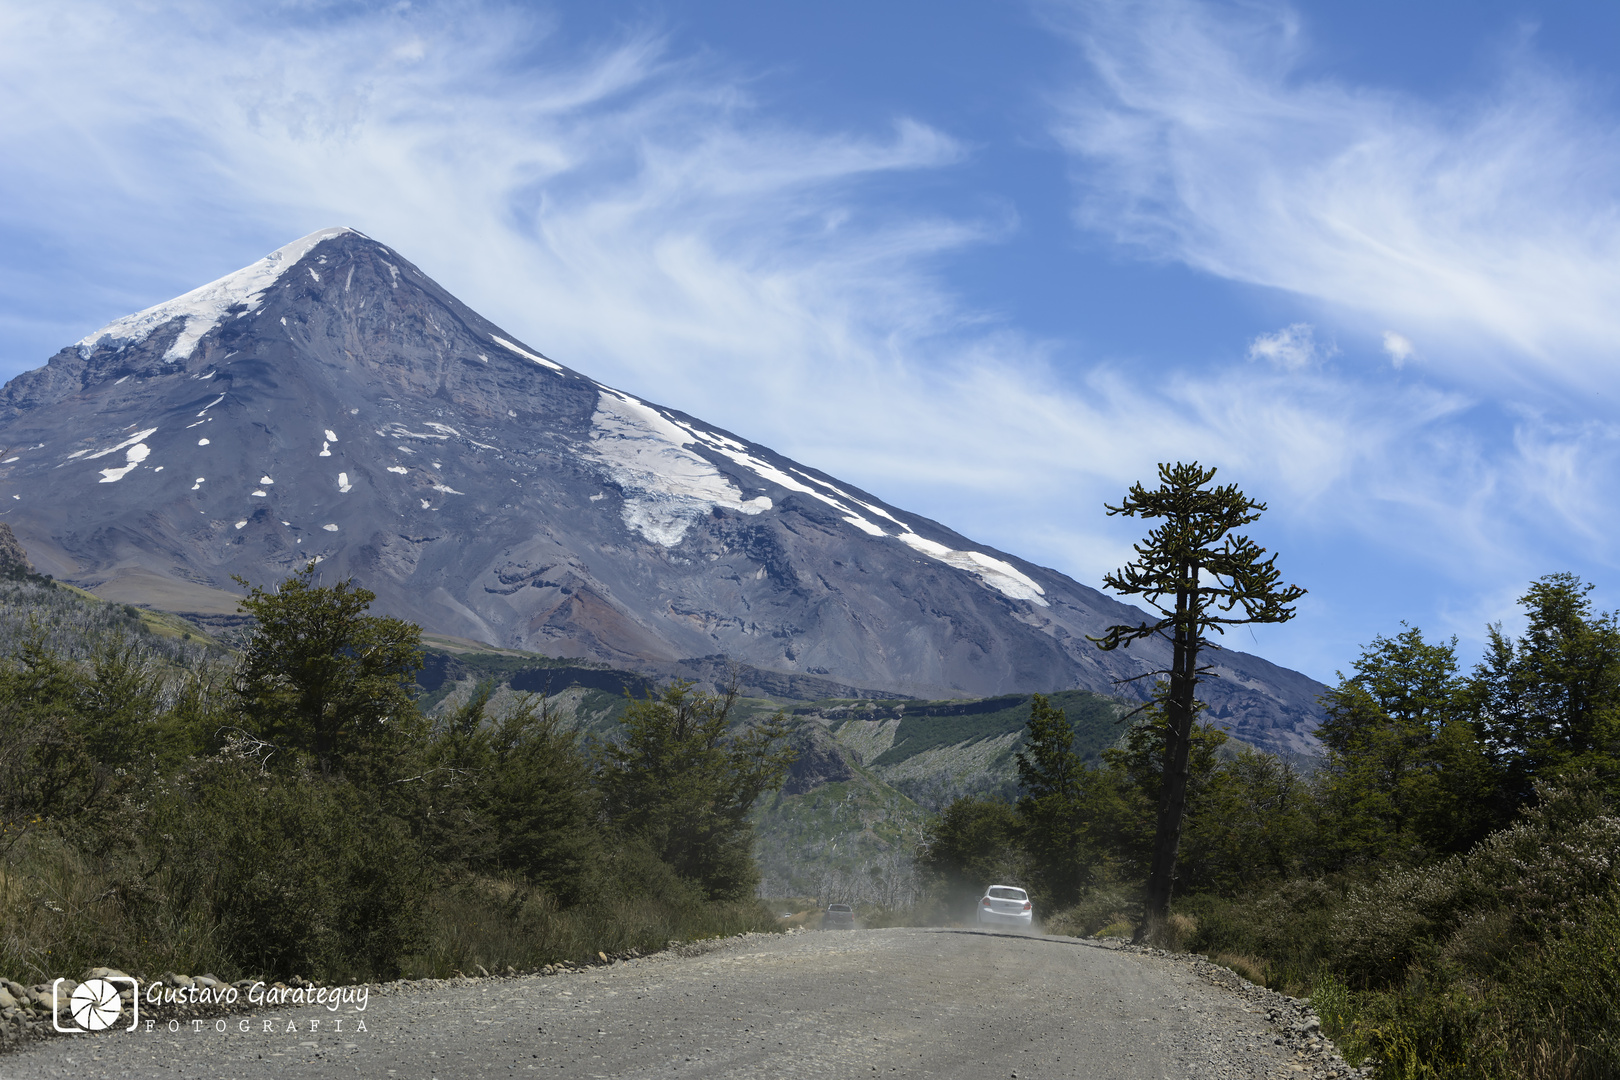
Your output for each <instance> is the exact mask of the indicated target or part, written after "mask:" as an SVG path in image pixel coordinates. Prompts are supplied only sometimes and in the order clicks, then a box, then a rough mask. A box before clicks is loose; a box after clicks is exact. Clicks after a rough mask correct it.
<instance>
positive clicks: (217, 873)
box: [0, 564, 790, 982]
mask: <svg viewBox="0 0 1620 1080" xmlns="http://www.w3.org/2000/svg"><path fill="white" fill-rule="evenodd" d="M13 577H14V578H16V575H13ZM23 577H24V579H23V580H12V581H11V582H9V583H7V584H6V588H7V589H9V590H10V591H11V592H13V593H16V594H17V595H15V596H11V597H9V600H10V601H12V602H17V603H23V604H28V603H35V604H37V605H38V606H39V608H40V610H42V611H43V610H46V609H47V608H48V607H49V606H51V605H53V604H61V603H65V602H66V600H64V599H62V596H63V594H64V593H65V590H62V589H61V588H60V587H57V586H54V585H53V584H52V583H50V582H48V581H45V580H43V579H38V578H28V577H27V575H24V576H23ZM372 599H373V596H372V594H371V593H369V592H367V591H366V590H364V589H361V588H358V587H356V586H355V585H354V584H353V583H351V582H347V581H344V582H338V583H337V584H335V585H330V586H322V585H321V584H320V583H319V582H318V580H317V578H316V576H315V569H314V565H313V564H311V565H310V566H307V567H305V568H304V569H303V570H302V571H300V572H298V573H297V574H295V575H293V576H292V577H291V578H289V579H288V580H287V581H284V582H282V583H281V584H280V585H279V586H278V587H276V588H275V589H273V590H263V589H258V588H255V589H253V590H252V591H251V593H250V595H249V596H248V597H247V599H246V600H245V601H244V602H243V607H244V609H245V610H246V611H247V612H248V613H249V614H251V615H252V616H253V617H254V628H253V631H252V633H251V636H250V637H249V638H248V639H247V641H246V642H245V646H244V647H243V648H242V649H241V651H240V654H239V655H230V654H227V653H224V652H223V651H216V652H215V654H214V655H213V656H212V658H209V657H207V656H203V655H201V654H192V655H191V656H189V657H188V659H189V660H190V661H191V662H188V663H185V664H175V663H173V662H172V657H171V656H169V654H168V653H165V652H164V650H162V649H153V648H151V647H150V646H149V644H148V643H147V642H145V641H143V640H142V637H141V635H140V634H139V633H128V634H126V633H123V632H122V631H119V632H115V633H111V634H108V635H103V636H102V637H100V638H99V639H98V641H97V642H96V643H95V645H94V647H93V648H91V649H88V650H87V651H85V655H83V656H82V657H81V658H78V659H74V658H72V657H68V656H64V655H62V654H61V653H60V651H58V650H55V649H53V648H51V647H50V646H49V644H48V643H47V638H46V635H45V634H44V632H43V630H42V631H41V632H39V633H36V634H33V635H26V634H25V635H24V636H23V639H22V641H21V643H20V644H19V645H18V646H17V648H16V649H15V651H14V653H13V655H11V656H10V657H8V658H7V659H6V661H5V662H4V663H0V860H3V866H0V870H3V874H0V916H3V919H4V931H5V932H4V938H3V941H0V973H3V974H5V975H7V976H8V977H11V978H15V979H18V980H19V981H23V982H37V981H41V980H43V979H45V978H47V977H49V976H52V975H57V974H63V973H68V974H73V975H77V974H78V972H79V971H81V970H83V969H85V968H88V967H93V966H100V965H112V966H117V967H121V968H123V969H124V970H127V971H131V972H137V973H139V972H147V973H150V974H157V973H160V972H162V971H165V970H178V971H196V972H202V971H209V972H212V973H215V974H217V975H219V976H222V977H224V978H227V979H231V978H237V977H241V976H247V975H252V976H272V977H283V978H284V977H287V976H290V975H294V974H296V975H300V976H302V977H304V978H311V979H316V980H321V981H340V980H364V979H372V978H379V977H392V976H397V975H399V974H402V973H411V974H415V975H429V974H437V975H446V974H449V973H451V972H452V971H454V970H464V971H472V970H473V969H474V968H475V966H477V965H482V966H484V967H486V968H488V969H490V970H502V969H507V968H513V969H518V970H528V969H532V968H534V967H537V966H539V965H541V964H544V963H549V962H555V961H559V960H570V961H578V960H581V959H584V958H587V957H593V956H595V955H596V954H597V952H598V951H604V950H605V951H613V952H622V951H627V950H629V949H631V948H661V947H663V946H664V945H665V944H666V943H667V942H668V941H669V940H671V939H677V938H691V937H697V936H707V935H712V934H716V933H725V932H731V931H736V930H741V929H756V928H764V927H768V926H770V925H772V920H771V919H770V918H769V915H768V913H767V912H766V911H765V910H764V909H763V908H762V907H761V905H760V904H759V903H758V902H757V901H755V900H754V899H753V889H754V884H755V880H756V876H757V874H756V871H755V869H754V863H753V858H752V844H753V833H752V828H751V826H750V824H749V820H748V813H749V811H750V809H751V808H752V806H753V804H754V802H755V801H756V799H757V798H758V797H759V795H760V794H761V793H762V792H764V791H767V790H770V789H773V788H774V787H776V786H777V785H779V784H780V783H781V780H782V778H783V776H784V775H785V770H786V767H787V764H788V763H789V759H790V754H789V752H788V751H787V750H786V749H784V745H785V744H784V740H783V739H782V735H783V724H784V721H782V720H781V718H777V719H775V720H772V721H769V722H766V723H763V724H758V725H753V726H742V727H739V726H737V725H734V724H733V723H732V717H731V708H732V705H733V703H734V701H735V697H734V695H733V696H725V695H720V696H716V695H714V694H708V693H704V692H700V691H698V690H696V689H694V688H693V687H692V686H690V685H686V684H675V685H673V686H671V687H668V688H666V689H665V690H664V691H663V692H661V693H660V694H657V695H654V696H650V697H648V698H646V699H644V700H640V701H634V702H631V703H630V705H629V707H628V709H627V711H626V713H625V715H624V718H623V721H622V724H621V729H620V731H619V732H618V733H617V734H616V735H615V736H614V737H613V738H610V739H607V740H601V741H594V740H583V739H582V738H581V737H580V736H579V735H577V734H576V733H575V732H573V731H571V730H568V729H567V728H566V727H565V726H563V725H561V724H560V723H559V722H558V720H557V718H556V717H555V716H554V715H552V714H551V713H550V712H549V711H548V709H547V707H546V703H545V700H544V699H543V698H538V697H529V696H524V695H518V696H516V697H515V698H513V699H510V700H509V702H508V703H507V704H506V705H505V706H504V707H501V708H495V707H494V706H493V705H492V695H491V689H492V688H491V687H489V686H485V687H482V688H481V689H480V690H479V692H478V693H476V694H474V695H473V696H472V698H471V700H469V701H466V702H465V703H463V704H462V705H461V706H460V707H459V708H457V709H454V710H451V711H450V712H448V713H447V714H443V715H440V716H439V717H438V718H436V719H431V720H430V719H429V718H428V717H425V716H424V715H422V713H421V712H420V711H419V710H418V709H417V707H416V704H415V700H414V694H413V691H414V681H415V675H416V672H417V670H418V669H419V668H420V666H421V649H420V630H419V629H418V628H417V627H415V626H413V625H411V624H408V623H404V622H401V621H399V620H397V619H389V618H379V617H376V616H371V615H368V614H366V611H367V608H368V606H369V604H370V603H371V601H372ZM171 652H172V650H171ZM672 823H674V825H675V826H676V827H672Z"/></svg>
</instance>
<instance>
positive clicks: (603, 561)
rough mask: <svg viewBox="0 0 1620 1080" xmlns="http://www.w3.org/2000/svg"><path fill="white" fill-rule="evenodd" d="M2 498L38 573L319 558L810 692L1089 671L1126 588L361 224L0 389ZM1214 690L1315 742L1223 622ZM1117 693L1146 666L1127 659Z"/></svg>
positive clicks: (1287, 686)
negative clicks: (857, 483)
mask: <svg viewBox="0 0 1620 1080" xmlns="http://www.w3.org/2000/svg"><path fill="white" fill-rule="evenodd" d="M0 447H4V448H5V449H4V450H3V452H0V504H3V509H0V520H3V521H5V522H6V523H8V524H10V525H11V527H12V528H13V529H14V530H15V532H16V534H17V537H18V538H19V539H20V540H21V542H22V543H23V545H24V546H25V547H26V548H27V551H28V553H29V556H30V558H31V559H32V560H33V562H34V564H35V565H36V566H37V567H39V568H40V570H41V571H42V572H45V573H51V574H54V575H56V576H57V577H59V578H65V579H67V580H70V581H72V582H75V583H77V584H81V585H83V586H84V587H86V588H90V589H92V590H94V591H95V592H97V593H98V594H99V595H102V596H104V597H107V598H109V599H114V600H118V601H121V602H129V603H137V604H148V605H151V606H153V607H157V608H162V609H165V610H170V611H177V612H183V613H188V614H190V615H192V616H194V617H195V618H196V619H197V620H199V621H201V622H206V621H207V619H208V618H209V617H210V616H211V615H212V616H220V615H226V614H229V613H231V612H233V611H234V610H235V602H234V596H235V595H236V594H237V593H238V592H239V591H240V590H239V588H238V587H237V586H236V585H235V584H234V583H233V581H232V577H233V575H241V576H242V577H244V578H247V579H248V580H250V581H253V582H255V583H263V584H268V583H271V582H274V581H275V580H277V579H278V578H280V577H282V576H284V575H285V574H286V573H287V572H288V571H290V570H291V569H292V568H293V567H294V566H296V565H298V564H300V563H301V562H303V561H305V560H308V559H316V560H319V561H320V562H322V564H323V566H324V567H325V568H327V569H328V570H329V572H330V576H331V577H334V578H335V577H339V576H344V575H352V576H353V577H355V578H356V579H357V580H358V581H360V582H361V583H362V584H364V585H365V586H366V587H367V588H370V589H372V590H374V591H375V592H376V593H377V594H378V597H379V602H378V605H377V609H378V610H380V611H382V612H385V613H388V614H394V615H399V616H402V617H405V618H409V619H412V620H414V621H416V622H418V623H420V624H421V625H422V626H424V627H425V628H427V629H429V630H432V631H436V632H439V633H444V634H450V635H457V636H460V637H463V638H468V639H473V640H476V641H481V642H487V643H490V644H492V645H495V646H499V647H504V648H516V649H524V650H532V651H536V652H542V653H545V654H548V655H551V656H559V657H568V658H578V659H586V660H596V661H606V662H610V663H613V664H615V665H619V666H623V667H630V668H634V669H636V670H639V671H646V672H649V673H651V674H665V675H667V674H690V673H698V674H706V675H708V676H712V675H717V674H719V675H723V673H724V671H725V668H726V664H727V663H728V662H736V663H740V664H743V665H747V670H748V671H750V672H754V673H756V674H757V677H759V678H775V679H778V680H786V681H787V682H788V683H790V684H791V683H792V681H793V680H799V682H798V683H797V684H796V685H797V687H798V689H797V690H796V691H795V693H796V694H797V695H798V696H800V697H805V698H808V697H821V696H833V695H836V696H859V695H862V694H866V695H870V694H872V693H875V692H884V693H886V694H888V695H890V696H893V695H897V694H898V695H911V696H916V697H926V698H948V697H964V696H985V695H992V694H998V693H1006V692H1013V691H1018V692H1025V691H1031V690H1063V689H1072V688H1077V687H1078V688H1085V689H1091V690H1097V691H1104V692H1111V691H1114V690H1116V684H1115V680H1116V679H1119V678H1121V677H1125V676H1131V675H1136V674H1138V673H1140V672H1141V671H1143V670H1146V669H1148V668H1150V667H1160V666H1163V665H1164V663H1165V656H1164V655H1163V653H1164V649H1163V647H1162V646H1155V645H1149V646H1147V647H1144V648H1140V649H1132V650H1130V651H1128V652H1127V651H1122V652H1117V653H1100V652H1098V651H1097V650H1096V649H1095V648H1094V647H1093V646H1092V645H1091V644H1090V643H1089V642H1088V641H1087V640H1086V635H1087V634H1096V633H1098V632H1100V631H1101V630H1102V629H1103V628H1104V627H1105V626H1107V625H1109V624H1110V623H1114V622H1124V621H1136V620H1138V619H1140V618H1141V613H1140V612H1139V611H1137V610H1136V609H1134V608H1130V607H1127V606H1125V605H1123V604H1120V603H1118V602H1117V601H1115V600H1112V599H1110V598H1109V597H1107V596H1104V595H1103V594H1101V593H1099V592H1097V591H1095V590H1093V589H1090V588H1087V587H1085V586H1083V585H1080V584H1078V583H1077V582H1074V581H1072V580H1070V579H1069V578H1067V577H1065V576H1064V575H1062V574H1059V573H1057V572H1055V571H1053V570H1049V569H1046V568H1044V567H1040V566H1035V565H1033V564H1031V563H1028V562H1025V561H1023V560H1021V559H1019V558H1017V557H1016V556H1014V555H1010V554H1007V553H1004V552H1000V551H995V550H993V549H990V548H987V547H985V546H984V545H981V544H976V543H974V542H973V541H971V540H969V539H967V538H966V537H963V536H960V535H958V534H956V533H954V532H952V531H951V530H950V529H948V528H946V527H944V526H942V525H940V524H938V523H937V522H933V521H930V520H928V519H926V518H922V517H919V516H917V515H915V514H910V513H907V512H906V511H904V510H902V509H900V508H898V507H894V506H891V505H889V504H887V503H885V502H883V501H882V500H881V499H879V498H877V497H876V496H874V495H871V494H869V493H867V492H864V491H861V490H859V489H857V488H855V487H853V486H851V485H849V484H846V483H843V482H841V481H839V480H837V479H836V478H834V477H831V476H828V475H826V474H824V473H821V472H819V471H817V470H815V469H813V468H810V467H808V466H805V465H801V464H799V463H798V462H795V461H792V460H789V459H787V458H784V457H782V456H781V455H779V454H776V453H774V452H773V451H771V450H770V449H769V448H767V447H765V446H763V445H760V444H759V443H755V442H751V441H749V440H748V439H746V438H745V437H743V436H741V435H738V434H734V433H731V432H727V431H722V430H719V429H716V428H714V427H712V426H711V425H708V424H705V423H703V422H702V421H700V420H698V419H696V418H695V417H691V416H688V415H686V414H684V413H681V412H678V411H675V410H672V409H668V408H664V407H661V406H658V405H655V404H652V403H649V402H646V401H643V400H641V399H639V398H637V397H634V396H633V395H631V394H628V393H625V392H623V391H620V390H616V389H613V388H611V387H607V386H603V385H601V384H600V383H597V382H595V381H593V380H592V379H590V378H589V377H587V376H585V375H582V374H580V373H578V372H575V371H572V370H570V369H569V368H567V367H564V366H563V365H562V364H559V363H557V362H556V361H554V360H552V359H551V358H549V357H547V356H546V355H544V354H543V353H542V352H541V351H539V350H538V349H536V348H534V347H532V346H530V345H527V344H525V343H523V342H520V341H518V340H516V339H515V338H514V337H513V336H512V335H511V334H510V333H507V332H506V331H504V330H502V329H501V328H500V327H497V326H495V325H493V324H491V323H490V322H488V321H487V320H485V319H483V318H482V317H480V316H479V315H478V314H477V313H476V312H474V311H472V310H471V309H470V308H468V307H467V306H466V305H465V304H463V303H461V302H460V301H459V300H457V299H456V298H455V297H453V296H451V295H450V294H448V293H447V292H446V291H445V290H444V289H442V288H441V287H439V286H438V285H437V284H435V283H434V282H433V281H431V280H430V279H429V278H428V277H427V276H426V275H424V274H423V273H422V272H421V271H420V270H418V269H417V268H416V267H415V266H413V265H412V264H411V263H410V262H409V261H407V260H406V259H404V258H403V257H402V256H400V255H399V254H398V253H397V252H395V251H393V250H392V249H390V248H388V247H387V246H385V245H383V244H380V243H378V242H376V241H374V240H371V239H369V238H368V237H365V236H363V235H361V234H360V233H357V232H354V231H353V230H349V229H327V230H322V231H321V232H317V233H314V234H312V235H310V236H307V237H304V238H303V239H301V240H298V241H296V242H294V243H292V244H289V245H287V246H286V247H284V248H282V249H280V250H279V251H277V252H274V253H272V254H271V255H269V256H267V257H266V258H265V259H262V260H260V261H259V262H257V263H255V264H253V265H252V266H250V267H247V268H246V269H244V270H242V271H239V272H238V273H236V274H233V275H230V276H228V277H226V278H223V279H221V280H220V281H217V282H213V283H212V284H209V285H206V286H203V287H202V288H200V289H197V290H195V291H194V292H191V293H188V294H186V295H185V296H182V297H179V298H177V299H175V300H173V301H169V302H168V303H165V304H160V305H158V306H156V307H154V308H151V309H149V310H147V311H144V312H140V313H138V314H135V315H131V316H129V317H127V318H124V319H120V320H118V321H117V322H114V323H112V324H110V325H109V326H106V327H103V328H102V329H100V330H98V331H96V332H95V333H92V334H90V335H88V336H86V337H85V338H84V339H83V340H82V341H80V342H78V343H76V344H74V345H71V346H69V347H67V348H65V349H63V350H62V351H61V352H59V353H57V354H56V355H55V356H53V357H51V358H50V361H49V363H47V364H46V365H45V366H44V367H42V368H40V369H37V370H35V371H31V372H27V373H25V374H23V375H21V376H18V377H17V378H16V379H13V380H12V381H11V382H10V383H9V384H7V385H6V387H5V388H4V390H3V391H0ZM1216 660H1217V664H1218V669H1219V672H1220V674H1221V675H1222V678H1220V679H1218V680H1216V681H1214V682H1212V683H1210V684H1209V686H1208V687H1207V688H1206V695H1205V696H1206V698H1207V700H1209V701H1210V703H1211V712H1212V714H1213V715H1214V716H1215V717H1216V718H1218V719H1220V720H1222V721H1223V722H1225V723H1227V724H1228V725H1230V726H1232V727H1234V729H1236V730H1238V731H1239V732H1240V733H1253V734H1258V735H1260V736H1262V737H1259V738H1254V737H1251V734H1245V736H1244V737H1246V738H1250V741H1254V742H1257V743H1261V744H1265V743H1268V742H1269V743H1271V744H1275V745H1278V746H1285V747H1290V748H1292V749H1295V750H1302V751H1303V750H1309V749H1310V748H1311V747H1312V743H1313V740H1312V738H1311V736H1310V735H1309V731H1310V729H1311V728H1312V727H1314V724H1315V720H1316V716H1317V706H1316V697H1317V695H1318V694H1319V693H1320V692H1321V690H1322V687H1321V686H1320V685H1319V684H1317V683H1315V682H1313V681H1312V680H1310V679H1309V678H1307V677H1305V676H1303V675H1300V674H1298V673H1296V672H1292V671H1288V670H1286V669H1283V668H1279V667H1277V666H1275V665H1273V664H1270V663H1268V662H1266V661H1264V660H1261V659H1259V658H1257V657H1253V656H1248V655H1245V654H1243V653H1238V652H1223V653H1220V654H1219V655H1218V657H1216ZM1120 689H1123V692H1126V693H1131V692H1136V691H1139V690H1145V689H1146V688H1145V687H1141V686H1140V685H1139V684H1134V685H1132V686H1129V687H1124V688H1120Z"/></svg>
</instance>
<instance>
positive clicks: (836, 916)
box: [821, 904, 855, 930]
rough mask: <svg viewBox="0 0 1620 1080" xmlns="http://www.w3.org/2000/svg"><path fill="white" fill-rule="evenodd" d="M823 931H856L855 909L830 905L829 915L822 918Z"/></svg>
mask: <svg viewBox="0 0 1620 1080" xmlns="http://www.w3.org/2000/svg"><path fill="white" fill-rule="evenodd" d="M821 928H822V929H823V930H853V929H855V909H854V908H852V907H850V906H849V905H848V904H828V905H827V914H825V915H823V916H822V917H821Z"/></svg>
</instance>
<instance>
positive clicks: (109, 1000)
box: [51, 976, 141, 1032]
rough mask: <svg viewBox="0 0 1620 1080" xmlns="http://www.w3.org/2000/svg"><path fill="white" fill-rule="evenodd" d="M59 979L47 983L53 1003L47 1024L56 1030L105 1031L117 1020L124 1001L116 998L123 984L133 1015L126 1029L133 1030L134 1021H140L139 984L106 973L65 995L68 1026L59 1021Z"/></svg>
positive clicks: (60, 1009) (60, 1012)
mask: <svg viewBox="0 0 1620 1080" xmlns="http://www.w3.org/2000/svg"><path fill="white" fill-rule="evenodd" d="M62 982H63V980H62V979H57V980H56V981H55V982H54V983H52V984H51V998H52V1004H53V1005H54V1006H55V1007H54V1008H53V1009H52V1010H51V1012H52V1014H53V1015H52V1016H51V1026H52V1027H54V1028H56V1030H57V1031H64V1032H85V1031H105V1030H107V1029H108V1028H110V1027H112V1026H113V1025H114V1024H116V1023H117V1022H118V1018H119V1016H121V1015H122V1014H123V1011H124V1003H123V1001H121V1000H120V999H119V994H120V992H121V991H122V990H123V989H124V988H125V987H127V988H128V989H129V990H131V991H132V993H131V994H130V999H131V1000H130V1004H131V1006H132V1010H133V1016H132V1018H131V1020H130V1023H129V1027H128V1028H126V1029H125V1030H126V1031H134V1030H135V1026H136V1024H138V1023H140V1012H141V995H140V985H139V984H138V983H137V982H136V981H135V980H134V979H133V978H130V977H128V976H125V977H122V978H120V977H118V976H108V977H104V978H99V979H86V980H85V981H84V982H82V983H80V984H79V985H78V986H76V987H74V988H73V993H72V994H71V995H70V996H69V997H68V1000H67V1002H66V1004H67V1015H68V1017H69V1018H70V1019H71V1020H72V1023H71V1024H70V1025H64V1024H63V1023H62V1004H63V1002H62Z"/></svg>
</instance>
